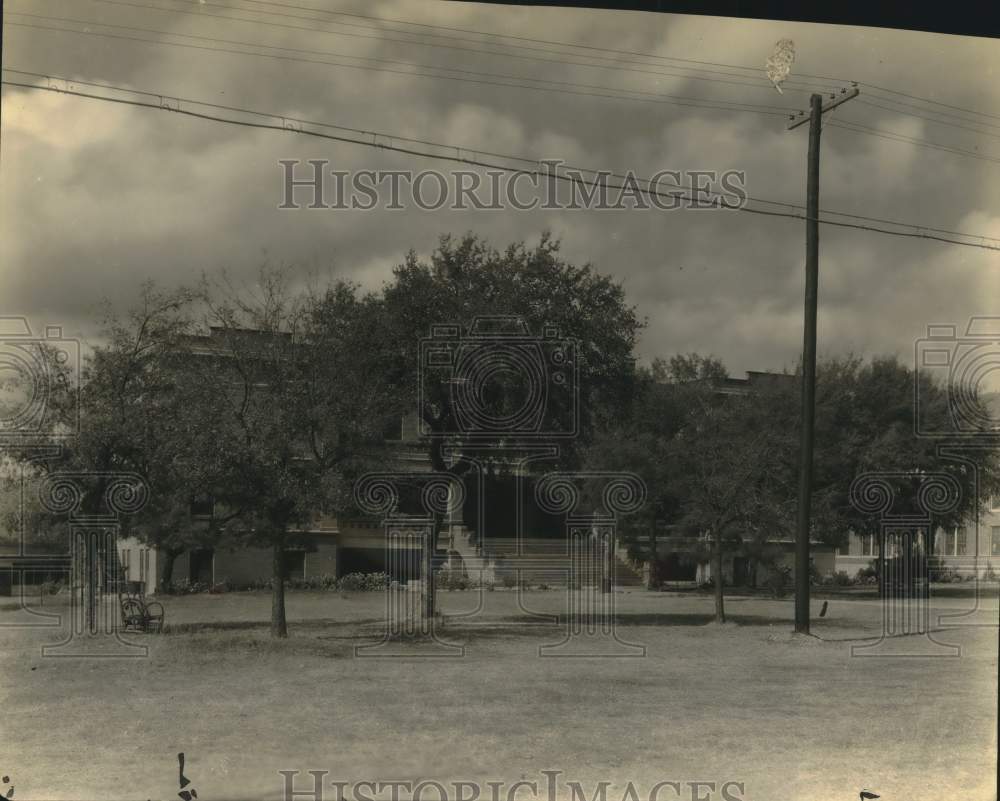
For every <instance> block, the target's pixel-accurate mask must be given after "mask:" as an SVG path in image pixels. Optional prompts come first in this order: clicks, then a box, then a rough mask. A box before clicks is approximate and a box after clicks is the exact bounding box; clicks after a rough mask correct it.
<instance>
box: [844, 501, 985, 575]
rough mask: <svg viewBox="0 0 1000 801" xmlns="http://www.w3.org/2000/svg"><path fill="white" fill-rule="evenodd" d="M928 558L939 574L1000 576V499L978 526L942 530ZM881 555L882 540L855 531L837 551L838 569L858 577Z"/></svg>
mask: <svg viewBox="0 0 1000 801" xmlns="http://www.w3.org/2000/svg"><path fill="white" fill-rule="evenodd" d="M928 555H929V556H930V557H931V560H932V561H931V564H932V566H933V569H934V570H935V571H937V572H938V573H941V572H947V573H951V572H954V573H956V574H958V575H959V576H962V577H972V576H979V577H980V578H982V577H984V576H986V575H989V574H991V573H1000V498H998V497H994V498H991V499H990V502H989V504H988V506H987V509H986V511H985V512H984V513H983V514H982V515H981V516H980V518H979V520H978V521H977V522H976V523H975V524H972V525H964V526H957V527H956V528H953V529H951V530H948V531H946V530H944V529H942V528H938V529H937V531H935V533H934V539H933V543H932V547H931V550H930V553H929V554H928ZM878 556H879V542H878V537H876V536H875V535H873V534H868V535H864V536H861V535H858V534H855V533H854V532H851V533H850V534H849V535H848V544H847V547H845V548H842V549H838V550H837V555H836V569H837V570H838V571H840V570H842V571H844V572H846V573H847V574H848V575H849V576H855V575H857V573H858V572H859V571H860V570H863V569H864V568H867V567H868V566H869V565H871V564H872V561H873V560H877V559H878Z"/></svg>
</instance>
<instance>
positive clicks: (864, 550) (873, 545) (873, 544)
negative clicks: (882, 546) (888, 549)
mask: <svg viewBox="0 0 1000 801" xmlns="http://www.w3.org/2000/svg"><path fill="white" fill-rule="evenodd" d="M861 555H862V556H878V539H877V538H876V536H875V535H874V534H862V535H861Z"/></svg>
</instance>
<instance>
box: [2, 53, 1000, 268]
mask: <svg viewBox="0 0 1000 801" xmlns="http://www.w3.org/2000/svg"><path fill="white" fill-rule="evenodd" d="M7 71H9V72H20V71H16V70H7ZM44 77H45V78H46V79H48V80H50V81H59V80H66V79H62V78H57V77H55V76H50V75H45V76H44ZM0 83H3V84H5V85H8V86H15V87H19V88H23V89H30V90H36V91H49V92H56V93H60V94H67V95H73V96H77V97H83V98H87V99H92V100H101V101H105V102H111V103H119V104H124V105H129V106H138V107H141V108H148V109H158V110H161V111H170V112H173V113H175V114H183V115H186V116H190V117H195V118H198V119H203V120H209V121H212V122H220V123H226V124H230V125H237V126H242V127H249V128H260V129H268V130H278V131H292V132H293V133H299V134H304V135H307V136H313V137H318V138H321V139H329V140H332V141H336V142H343V143H348V144H357V145H364V146H366V147H374V148H378V149H381V150H389V151H394V152H398V153H403V154H406V155H411V156H419V157H425V158H433V159H439V160H443V161H448V162H455V163H461V164H469V165H472V166H478V167H485V168H489V169H496V170H502V171H505V172H512V173H521V174H527V175H532V176H535V177H536V178H542V179H546V180H559V181H563V182H570V183H580V181H579V178H578V177H577V176H572V175H563V174H559V173H557V172H553V171H550V170H545V171H543V170H540V169H534V170H532V169H519V168H512V167H510V166H509V165H505V164H500V163H492V162H488V161H484V160H482V159H476V158H467V157H463V156H462V155H461V153H462V152H463V151H465V152H469V153H471V154H473V155H477V154H478V153H479V151H475V150H470V149H465V148H459V147H456V146H454V145H445V144H439V143H426V145H427V146H433V147H437V148H440V149H443V150H454V151H455V155H449V154H448V153H429V152H426V151H421V150H418V149H416V148H415V147H402V146H399V145H396V144H394V143H393V139H396V140H398V141H408V142H414V141H415V140H406V139H405V138H404V137H392V136H391V135H390V136H389V137H388V138H389V141H388V142H379V141H378V139H377V137H378V136H379V134H377V133H375V132H363V131H359V130H358V129H346V128H340V126H335V125H331V124H329V123H312V122H308V123H307V122H306V121H297V127H295V126H290V125H288V120H289V118H287V117H284V116H283V115H280V114H270V113H267V112H260V111H251V110H246V109H234V108H232V107H222V106H219V105H218V104H210V103H202V102H200V101H197V100H189V99H185V98H178V97H174V96H165V95H152V96H154V97H158V98H159V101H160V102H159V104H157V103H153V102H148V101H142V100H134V99H127V98H115V97H108V96H105V95H97V94H93V93H89V92H80V91H76V90H73V89H70V88H68V87H67V88H59V87H56V86H51V85H50V86H39V85H37V84H30V83H24V82H20V81H8V80H3V81H0ZM81 83H82V82H81ZM104 88H106V89H112V90H114V91H119V92H125V93H133V94H144V95H147V96H148V95H151V94H152V93H146V92H138V91H136V90H131V89H125V88H122V87H113V86H104ZM170 101H173V102H174V103H176V104H177V105H176V106H174V105H171V104H170ZM181 103H188V104H192V105H200V106H205V107H210V108H218V109H220V110H221V109H224V108H229V110H234V111H239V112H240V113H246V114H251V115H255V116H258V117H264V118H270V119H274V120H279V121H280V122H277V123H267V122H250V121H247V120H236V119H232V118H227V117H222V116H219V115H217V114H208V113H203V112H198V111H194V110H191V109H185V108H182V107H181V106H180V104H181ZM305 124H309V125H316V126H317V127H327V128H340V130H344V131H345V132H352V133H357V134H363V135H364V136H365V138H364V139H361V138H357V137H349V136H343V135H338V134H332V133H325V132H322V131H313V130H309V129H308V128H305V127H304V125H305ZM382 136H386V135H385V134H382ZM369 137H371V138H370V139H369ZM516 158H517V159H518V160H520V161H523V162H529V161H533V163H535V164H539V163H540V162H538V161H537V160H530V159H526V158H523V157H516ZM587 171H588V172H590V173H592V174H595V175H600V174H601V173H602V171H601V170H592V169H591V170H587ZM642 180H643V181H645V182H646V183H647V185H650V184H652V180H651V179H642ZM605 186H606V188H607V189H610V190H622V191H623V190H626V189H628V188H629V187H628V186H626V185H605ZM635 190H636V191H637V192H638V193H640V194H645V195H648V196H655V197H658V198H666V199H670V200H672V201H675V200H678V199H679V200H687V201H691V202H696V203H702V202H704V199H703V198H695V197H692V196H690V195H680V194H678V193H677V192H674V191H671V192H662V191H660V190H655V189H650V188H648V186H647V188H646V189H643V188H641V187H638V186H636V187H635ZM765 202H768V201H765ZM783 205H791V204H783ZM716 207H717V208H721V209H725V210H729V211H745V212H747V213H751V214H762V215H765V216H770V217H785V218H790V219H796V220H804V219H806V215H804V214H798V213H792V212H779V211H767V210H764V209H754V208H750V207H748V206H737V207H734V206H726V205H717V206H716ZM821 213H823V212H821ZM826 213H829V212H826ZM834 213H836V212H834ZM850 216H858V215H850ZM819 222H820V223H822V224H824V225H832V226H836V227H841V228H851V229H856V230H864V231H873V232H876V233H883V234H889V235H892V236H902V237H911V238H919V239H929V240H934V241H939V242H946V243H949V244H955V245H964V246H967V247H975V248H980V249H983V250H993V251H1000V245H988V244H986V242H987V240H989V241H998V240H996V239H995V238H993V237H985V236H981V235H978V234H967V233H959V232H951V233H953V234H954V235H955V236H962V237H966V238H968V239H978V240H979V242H978V243H976V242H963V241H960V240H957V239H952V238H948V237H945V236H940V235H938V234H937V233H932V231H936V230H940V229H930V228H926V227H924V226H919V225H915V224H913V223H891V224H893V225H899V226H905V227H908V228H912V229H914V230H913V231H909V232H907V231H893V230H890V229H886V228H880V227H876V226H869V225H862V224H860V223H848V222H840V221H836V220H824V219H820V220H819Z"/></svg>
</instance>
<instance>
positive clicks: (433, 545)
mask: <svg viewBox="0 0 1000 801" xmlns="http://www.w3.org/2000/svg"><path fill="white" fill-rule="evenodd" d="M440 527H441V519H440V516H439V515H434V523H433V524H432V527H431V531H430V534H429V536H428V537H427V547H426V548H424V553H423V562H424V564H423V567H422V569H421V571H420V572H421V574H422V576H421V577H422V578H423V580H424V586H423V597H422V598H421V599H420V600H421V602H422V603H423V614H424V619H425V620H426V621H428V622H429V621H431V620H432V619H433V618H434V612H435V611H436V607H437V599H436V598H435V595H436V593H435V586H434V552H435V551H436V550H437V540H438V531H439V530H440Z"/></svg>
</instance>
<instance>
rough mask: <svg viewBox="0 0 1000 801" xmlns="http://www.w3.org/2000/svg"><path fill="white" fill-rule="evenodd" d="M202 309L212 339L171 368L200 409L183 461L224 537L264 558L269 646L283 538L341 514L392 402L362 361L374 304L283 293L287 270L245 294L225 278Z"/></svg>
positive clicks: (263, 276)
mask: <svg viewBox="0 0 1000 801" xmlns="http://www.w3.org/2000/svg"><path fill="white" fill-rule="evenodd" d="M201 297H202V300H203V302H204V304H205V306H206V308H207V309H208V319H209V323H210V326H211V327H210V330H211V336H210V337H208V338H207V341H206V340H205V339H204V338H203V339H202V340H201V341H199V342H196V343H193V345H194V346H193V347H191V348H189V349H188V350H187V351H186V352H184V353H183V354H182V355H181V357H180V358H182V359H183V360H184V362H185V365H186V372H187V375H189V376H190V378H191V380H192V382H193V383H192V384H191V386H192V387H193V388H195V391H197V392H198V393H199V394H200V395H201V396H202V398H203V400H202V402H201V403H198V404H196V405H195V406H194V408H195V409H196V411H197V414H198V417H197V418H196V419H192V420H191V421H190V425H189V429H190V431H191V432H192V433H194V434H195V437H194V438H193V439H192V440H191V441H190V444H191V458H192V460H194V461H196V462H197V463H198V464H199V465H200V472H201V473H202V474H203V475H204V476H205V477H206V487H207V488H208V489H209V491H210V494H211V495H212V496H213V497H214V499H215V500H216V501H217V502H218V503H219V504H221V506H222V507H223V508H224V509H225V510H226V514H227V515H228V516H229V518H230V522H229V523H228V524H227V525H226V526H225V527H224V530H225V532H226V533H227V534H228V535H229V536H231V537H233V538H234V539H236V540H237V541H240V542H242V543H244V544H249V543H254V544H263V545H266V546H269V547H270V548H271V551H272V572H273V575H272V605H271V634H272V636H274V637H286V636H287V633H288V627H287V622H286V615H285V594H284V589H285V565H284V553H285V548H286V545H288V543H289V538H290V532H291V530H292V529H293V528H295V527H302V526H305V525H307V524H309V523H310V522H312V521H314V520H315V519H316V518H317V517H318V516H320V515H323V514H328V513H331V512H335V511H336V510H337V509H338V508H340V507H341V506H342V504H343V503H344V502H345V501H344V499H345V497H346V496H347V495H348V494H349V493H348V492H347V491H346V489H345V488H346V487H349V486H350V483H351V479H352V477H353V476H354V475H356V474H358V473H360V472H361V471H362V470H363V465H364V463H365V459H366V457H367V456H370V452H371V451H374V450H376V449H377V448H378V447H379V445H380V443H381V434H382V431H383V430H384V423H385V416H386V413H385V406H386V404H387V403H388V402H390V400H388V399H391V396H392V393H391V391H390V390H389V388H387V386H386V385H385V384H384V383H382V382H381V380H380V375H381V374H380V371H379V370H378V369H377V368H376V366H375V365H373V364H372V363H371V361H370V356H369V354H370V352H371V351H370V348H369V347H368V344H369V342H370V341H371V339H372V337H373V336H374V335H375V333H376V328H377V323H378V319H379V318H378V304H377V302H376V301H375V299H373V298H370V297H361V296H359V293H358V290H357V288H356V287H355V286H353V285H350V284H346V283H343V282H337V283H334V284H332V285H331V286H329V287H328V288H326V289H325V290H324V291H316V290H313V291H303V292H294V291H293V290H292V288H291V284H290V275H289V273H288V271H287V270H280V269H269V268H265V269H263V270H262V271H261V273H260V281H259V285H258V286H257V287H255V288H253V289H245V290H241V289H239V288H237V287H235V286H234V285H233V284H232V282H230V281H229V280H228V279H226V278H225V277H224V278H223V280H222V281H220V282H217V283H215V284H212V283H210V282H208V281H206V282H205V285H204V287H203V292H202V296H201ZM195 452H197V456H195Z"/></svg>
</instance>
